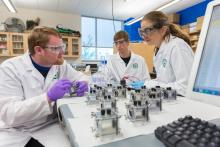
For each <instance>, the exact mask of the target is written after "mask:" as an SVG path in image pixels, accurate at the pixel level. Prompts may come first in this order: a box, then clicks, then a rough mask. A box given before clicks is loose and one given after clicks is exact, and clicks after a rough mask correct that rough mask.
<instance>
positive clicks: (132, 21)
mask: <svg viewBox="0 0 220 147" xmlns="http://www.w3.org/2000/svg"><path fill="white" fill-rule="evenodd" d="M179 1H181V0H173V1H171V2H169V3H167V4H165V5H163V6H161V7H159V8H157V9H156V11H161V10H163V9H165V8H167V7H169V6H171V5H173V4H175V3H177V2H179ZM143 17H144V16H141V17H138V18H134V19H132V20H130V21H128V22H126V23H125V25H127V26H129V25H132V24H134V23H135V22H138V21H139V20H141V19H142V18H143Z"/></svg>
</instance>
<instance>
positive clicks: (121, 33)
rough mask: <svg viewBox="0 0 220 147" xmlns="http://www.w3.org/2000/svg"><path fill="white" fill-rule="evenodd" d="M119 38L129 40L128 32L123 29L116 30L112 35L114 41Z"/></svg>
mask: <svg viewBox="0 0 220 147" xmlns="http://www.w3.org/2000/svg"><path fill="white" fill-rule="evenodd" d="M119 39H124V40H125V41H127V42H129V36H128V33H127V32H125V31H118V32H117V33H115V35H114V41H117V40H119Z"/></svg>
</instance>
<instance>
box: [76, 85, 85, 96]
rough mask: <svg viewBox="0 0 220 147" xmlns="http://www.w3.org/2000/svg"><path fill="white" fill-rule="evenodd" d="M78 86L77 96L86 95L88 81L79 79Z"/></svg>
mask: <svg viewBox="0 0 220 147" xmlns="http://www.w3.org/2000/svg"><path fill="white" fill-rule="evenodd" d="M76 86H77V90H76V94H77V96H84V94H85V92H88V83H87V82H85V81H77V82H76Z"/></svg>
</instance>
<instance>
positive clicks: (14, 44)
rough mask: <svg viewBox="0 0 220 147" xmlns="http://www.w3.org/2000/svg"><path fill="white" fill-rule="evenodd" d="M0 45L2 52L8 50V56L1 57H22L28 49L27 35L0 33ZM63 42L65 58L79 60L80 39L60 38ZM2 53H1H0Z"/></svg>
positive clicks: (71, 37)
mask: <svg viewBox="0 0 220 147" xmlns="http://www.w3.org/2000/svg"><path fill="white" fill-rule="evenodd" d="M1 38H3V39H6V40H0V45H4V46H5V47H4V48H0V51H3V50H4V49H5V48H7V49H8V55H5V54H0V56H1V57H3V56H4V57H14V56H18V55H22V54H24V53H25V52H26V50H27V49H28V33H13V32H0V39H1ZM62 38H63V42H64V43H65V44H66V54H65V55H64V57H65V58H79V57H80V52H81V44H80V43H81V41H80V37H74V36H62ZM0 53H2V52H0Z"/></svg>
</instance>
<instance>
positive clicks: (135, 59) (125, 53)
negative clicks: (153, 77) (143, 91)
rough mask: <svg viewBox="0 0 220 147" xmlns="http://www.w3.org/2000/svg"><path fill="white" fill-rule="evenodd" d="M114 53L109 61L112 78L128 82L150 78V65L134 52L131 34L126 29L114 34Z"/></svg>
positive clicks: (108, 65)
mask: <svg viewBox="0 0 220 147" xmlns="http://www.w3.org/2000/svg"><path fill="white" fill-rule="evenodd" d="M114 47H115V48H116V50H117V54H114V55H112V56H111V57H110V59H109V60H108V61H107V69H108V77H110V78H111V80H115V81H120V80H122V79H124V80H126V82H127V84H129V83H130V82H133V81H146V80H149V79H150V75H149V72H148V67H147V65H146V63H145V60H144V58H143V57H141V56H139V55H137V54H134V53H133V52H131V50H130V49H129V36H128V33H127V32H125V31H119V32H117V33H116V34H115V35H114Z"/></svg>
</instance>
